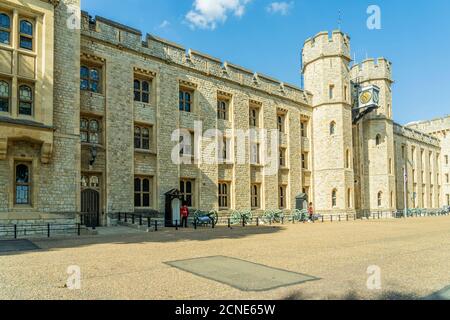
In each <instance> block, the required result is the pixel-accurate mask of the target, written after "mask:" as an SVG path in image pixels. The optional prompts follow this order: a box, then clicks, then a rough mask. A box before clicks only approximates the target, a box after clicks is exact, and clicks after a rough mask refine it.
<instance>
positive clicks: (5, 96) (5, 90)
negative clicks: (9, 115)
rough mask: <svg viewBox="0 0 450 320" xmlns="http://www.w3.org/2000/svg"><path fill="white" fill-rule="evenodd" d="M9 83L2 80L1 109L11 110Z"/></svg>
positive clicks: (0, 83) (0, 92)
mask: <svg viewBox="0 0 450 320" xmlns="http://www.w3.org/2000/svg"><path fill="white" fill-rule="evenodd" d="M9 98H10V91H9V83H8V82H6V81H0V111H3V112H9Z"/></svg>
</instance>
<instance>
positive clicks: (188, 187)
mask: <svg viewBox="0 0 450 320" xmlns="http://www.w3.org/2000/svg"><path fill="white" fill-rule="evenodd" d="M194 187H195V180H193V179H181V180H180V192H181V195H182V196H183V203H184V204H186V205H187V206H188V207H190V208H191V207H193V206H194Z"/></svg>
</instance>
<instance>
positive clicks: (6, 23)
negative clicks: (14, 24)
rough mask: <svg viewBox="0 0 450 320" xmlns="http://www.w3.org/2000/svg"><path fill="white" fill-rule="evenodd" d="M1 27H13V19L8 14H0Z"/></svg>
mask: <svg viewBox="0 0 450 320" xmlns="http://www.w3.org/2000/svg"><path fill="white" fill-rule="evenodd" d="M0 27H1V28H5V29H9V28H11V19H10V18H9V16H8V15H7V14H4V13H2V14H0Z"/></svg>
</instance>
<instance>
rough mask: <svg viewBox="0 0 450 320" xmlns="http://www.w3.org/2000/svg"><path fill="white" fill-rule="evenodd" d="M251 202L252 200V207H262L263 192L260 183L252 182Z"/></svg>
mask: <svg viewBox="0 0 450 320" xmlns="http://www.w3.org/2000/svg"><path fill="white" fill-rule="evenodd" d="M251 189H252V190H251V202H252V209H253V210H255V209H259V208H260V207H261V198H260V197H261V194H260V193H261V192H260V186H259V184H252V185H251Z"/></svg>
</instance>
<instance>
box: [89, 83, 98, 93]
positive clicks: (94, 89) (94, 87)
mask: <svg viewBox="0 0 450 320" xmlns="http://www.w3.org/2000/svg"><path fill="white" fill-rule="evenodd" d="M90 89H91V91H92V92H98V82H95V81H91V82H90Z"/></svg>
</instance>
